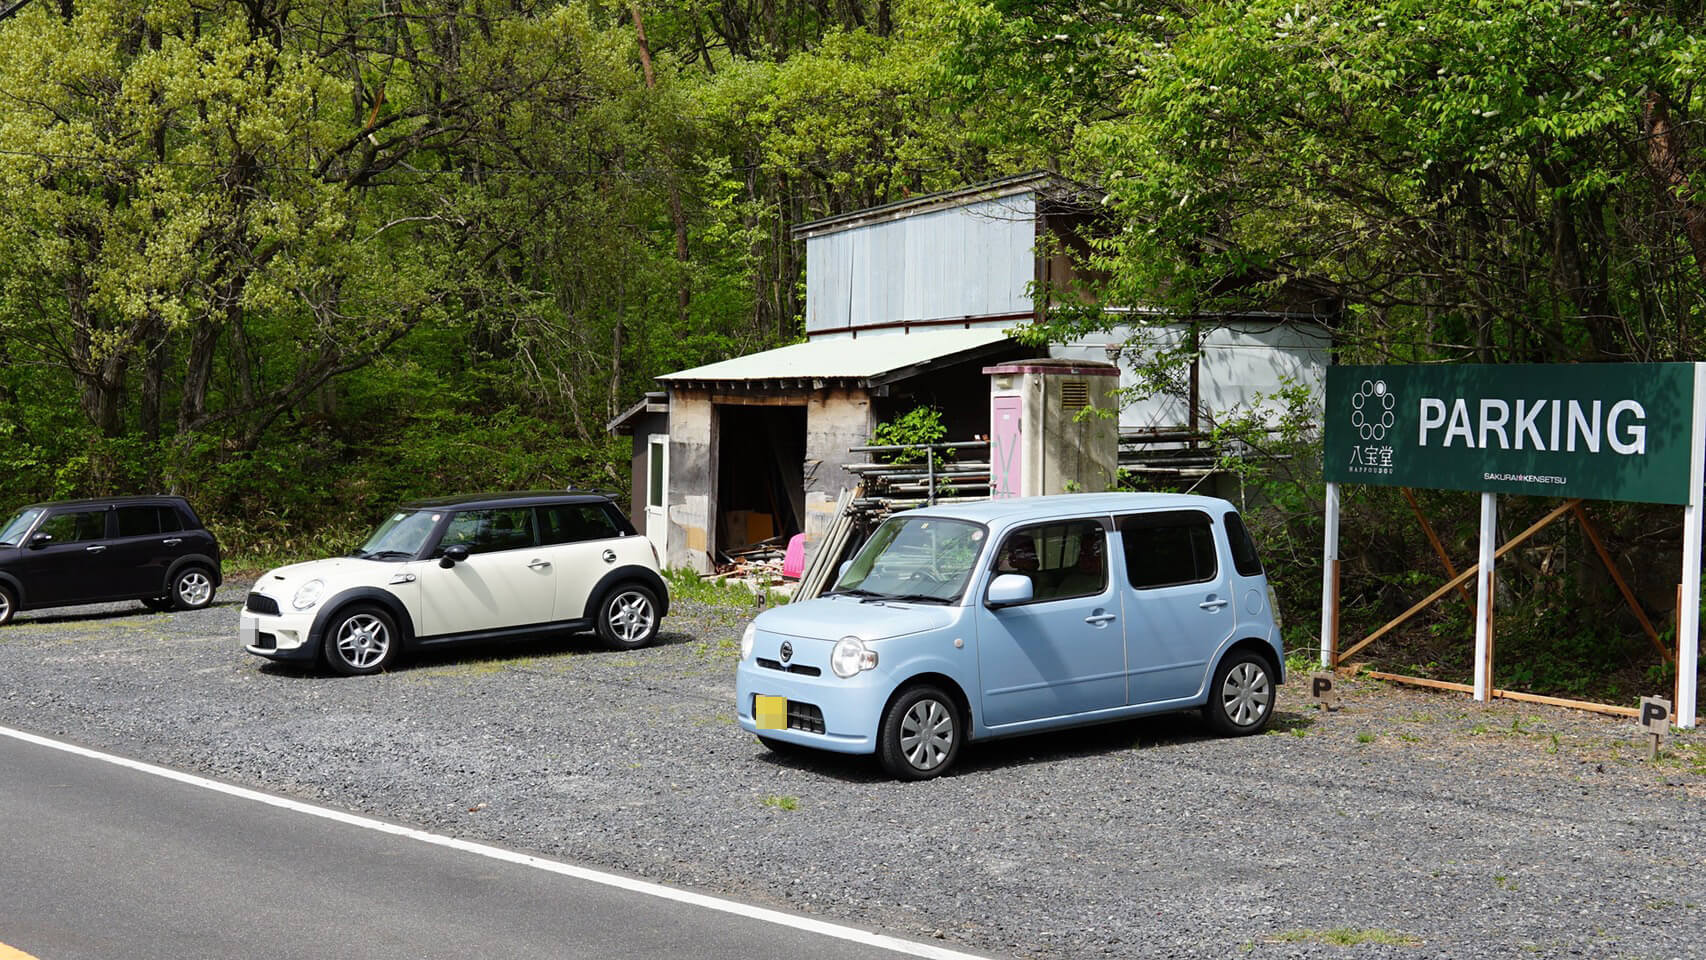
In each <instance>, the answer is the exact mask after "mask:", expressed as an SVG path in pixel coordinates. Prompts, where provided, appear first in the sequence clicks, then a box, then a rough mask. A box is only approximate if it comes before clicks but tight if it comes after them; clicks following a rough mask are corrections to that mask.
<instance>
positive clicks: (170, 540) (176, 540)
mask: <svg viewBox="0 0 1706 960" xmlns="http://www.w3.org/2000/svg"><path fill="white" fill-rule="evenodd" d="M160 542H161V543H163V544H165V545H166V546H168V547H175V546H177V545H178V544H180V543H183V542H184V538H183V537H167V538H166V539H164V540H162V541H160Z"/></svg>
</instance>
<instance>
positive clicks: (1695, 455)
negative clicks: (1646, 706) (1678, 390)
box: [1676, 363, 1706, 730]
mask: <svg viewBox="0 0 1706 960" xmlns="http://www.w3.org/2000/svg"><path fill="white" fill-rule="evenodd" d="M1703 488H1706V363H1697V364H1695V365H1694V438H1693V444H1692V449H1691V450H1690V453H1689V458H1688V506H1686V507H1684V508H1683V510H1682V601H1681V609H1679V610H1677V612H1676V725H1677V726H1678V727H1681V728H1682V729H1684V730H1688V729H1691V728H1693V726H1694V713H1695V710H1696V707H1697V704H1696V703H1695V685H1696V683H1697V679H1698V678H1697V676H1696V675H1697V673H1698V671H1699V669H1700V510H1701V502H1700V501H1701V492H1702V489H1703Z"/></svg>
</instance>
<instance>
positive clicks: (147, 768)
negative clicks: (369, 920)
mask: <svg viewBox="0 0 1706 960" xmlns="http://www.w3.org/2000/svg"><path fill="white" fill-rule="evenodd" d="M0 735H4V736H7V737H11V738H12V739H14V740H21V741H23V742H24V743H33V744H35V745H36V746H38V747H47V748H48V749H50V750H59V751H62V752H64V753H70V754H74V755H76V756H79V757H87V758H89V759H91V760H99V761H101V762H103V763H110V764H113V765H114V766H119V767H124V768H126V769H129V770H136V771H138V772H140V773H147V774H152V775H153V776H156V777H163V778H165V779H167V780H175V781H177V782H178V783H185V784H189V785H190V786H192V787H201V788H202V789H204V790H212V791H213V792H215V793H223V794H225V795H226V796H230V797H239V798H241V799H244V800H254V801H256V802H258V803H264V804H267V805H268V806H273V807H278V808H280V809H283V810H290V811H293V812H296V813H303V814H307V815H308V816H311V817H319V818H321V819H323V820H331V821H333V822H335V823H343V824H348V825H349V826H352V827H361V828H362V829H365V830H373V831H376V832H378V833H389V834H391V835H393V836H398V837H406V838H408V839H410V840H418V841H420V842H421V843H430V844H433V845H434V846H440V847H448V848H450V849H452V850H460V851H462V852H463V853H472V854H474V855H475V856H480V857H487V858H489V859H492V860H502V861H503V862H505V863H514V864H519V865H521V866H524V867H532V868H534V869H535V870H544V871H545V872H547V873H556V874H561V875H562V876H565V877H573V878H574V879H576V880H585V881H587V882H588V883H597V884H602V885H604V886H607V887H615V888H617V889H619V890H627V891H630V892H633V893H640V894H645V895H646V896H649V897H657V898H658V899H660V900H673V901H675V902H676V903H685V904H689V905H691V906H695V907H703V908H704V909H706V910H716V911H718V912H720V913H729V914H733V915H735V916H737V917H746V918H748V919H750V920H759V921H762V922H764V923H773V924H775V925H777V926H779V927H789V928H792V929H794V930H804V931H806V932H807V933H815V934H818V935H820V936H825V937H834V938H836V939H837V940H848V941H851V942H853V943H857V944H861V945H864V946H870V947H877V948H879V949H883V950H888V951H891V952H894V953H900V954H905V955H906V956H909V957H924V958H927V960H985V958H983V957H979V956H978V955H977V954H971V953H962V952H960V951H958V950H949V949H947V948H946V947H937V946H932V945H930V944H927V943H914V942H912V941H910V940H902V939H900V938H899V937H891V936H887V935H885V934H881V933H871V932H870V931H867V930H860V929H857V928H855V927H846V926H842V925H841V924H839V923H829V922H827V921H824V920H813V919H812V918H810V917H801V916H795V915H794V914H791V913H783V912H782V911H780V910H770V909H766V908H764V907H755V906H752V905H750V904H745V903H739V902H737V901H734V900H725V899H723V898H721V897H712V896H707V895H705V894H703V893H693V892H692V891H688V890H677V889H675V888H674V887H666V886H664V885H663V884H659V883H652V882H650V881H647V880H635V879H633V878H632V877H623V876H619V875H617V874H614V873H605V872H604V871H602V870H593V869H591V868H589V867H577V866H575V865H573V864H568V863H562V862H560V861H557V860H547V859H545V858H544V857H535V856H532V855H530V854H525V853H516V852H515V851H513V850H504V849H501V848H499V847H493V846H488V845H487V844H484V843H474V842H473V841H470V840H458V839H456V838H455V837H446V836H443V835H441V834H437V833H428V832H427V831H425V830H416V829H414V828H413V827H403V826H398V825H397V824H394V823H386V822H384V821H383V820H375V819H373V818H371V817H363V816H359V815H357V814H353V813H344V812H343V811H341V810H332V809H329V808H327V807H320V806H315V805H314V804H312V803H303V802H302V801H300V800H291V799H289V798H287V797H279V796H274V795H272V794H270V793H262V792H261V791H259V790H251V789H249V788H247V787H237V786H232V785H231V784H229V783H220V782H219V781H217V780H209V779H208V778H206V777H198V776H196V775H195V774H193V773H184V772H183V771H181V770H173V769H171V768H170V767H160V766H155V765H154V764H152V763H143V762H142V761H140V760H131V759H129V758H128V757H120V756H117V755H115V754H111V753H102V752H101V751H99V750H91V749H89V748H88V747H80V746H77V745H76V744H72V743H64V742H62V741H59V740H50V739H48V738H47V737H42V736H37V735H36V734H33V733H25V732H24V731H22V730H14V729H12V728H11V727H5V726H0ZM3 957H4V955H3V954H0V960H3Z"/></svg>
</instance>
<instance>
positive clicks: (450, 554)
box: [438, 543, 468, 570]
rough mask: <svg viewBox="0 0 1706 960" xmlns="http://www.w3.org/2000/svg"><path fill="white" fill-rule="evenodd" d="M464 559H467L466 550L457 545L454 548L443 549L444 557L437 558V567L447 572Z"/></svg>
mask: <svg viewBox="0 0 1706 960" xmlns="http://www.w3.org/2000/svg"><path fill="white" fill-rule="evenodd" d="M466 559H468V548H467V547H465V546H463V545H462V544H460V543H459V544H457V545H456V546H454V547H445V548H444V556H442V557H439V558H438V565H439V566H441V567H443V568H444V569H446V570H449V569H450V568H451V567H454V566H456V565H457V564H458V563H461V562H462V561H464V560H466Z"/></svg>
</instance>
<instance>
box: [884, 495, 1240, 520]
mask: <svg viewBox="0 0 1706 960" xmlns="http://www.w3.org/2000/svg"><path fill="white" fill-rule="evenodd" d="M1186 509H1195V510H1208V511H1211V512H1217V511H1225V510H1231V509H1233V506H1232V504H1230V503H1228V502H1226V501H1225V500H1222V499H1220V498H1219V497H1204V496H1198V495H1195V494H1188V493H1062V494H1054V495H1052V496H1046V497H1008V498H1004V499H1001V500H979V501H977V502H976V503H955V504H948V505H944V506H937V507H919V508H918V509H916V510H910V511H907V514H906V515H924V514H928V515H929V516H932V517H947V518H951V519H955V520H971V521H974V522H977V523H988V524H993V525H997V526H1005V525H1007V524H1010V523H1021V522H1024V521H1027V520H1038V519H1046V518H1052V517H1062V516H1075V515H1100V514H1110V513H1130V512H1132V511H1137V510H1186Z"/></svg>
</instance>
